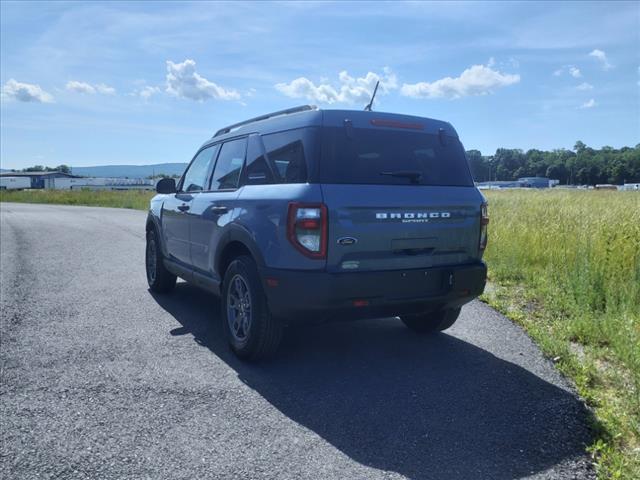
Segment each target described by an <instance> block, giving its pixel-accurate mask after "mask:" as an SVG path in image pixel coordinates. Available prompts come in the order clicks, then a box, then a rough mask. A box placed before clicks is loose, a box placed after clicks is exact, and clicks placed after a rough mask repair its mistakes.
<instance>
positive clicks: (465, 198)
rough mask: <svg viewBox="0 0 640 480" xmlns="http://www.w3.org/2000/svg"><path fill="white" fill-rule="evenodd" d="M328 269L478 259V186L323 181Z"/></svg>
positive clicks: (367, 268) (430, 264)
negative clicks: (334, 182)
mask: <svg viewBox="0 0 640 480" xmlns="http://www.w3.org/2000/svg"><path fill="white" fill-rule="evenodd" d="M322 193H323V197H324V202H325V204H326V205H327V208H328V217H329V228H328V252H327V270H328V271H334V272H337V271H341V272H346V271H351V272H356V271H376V270H377V271H381V270H403V269H420V268H428V267H436V266H445V265H459V264H465V263H472V262H474V261H477V260H478V259H479V252H478V237H479V231H480V205H481V203H482V196H481V195H480V193H479V192H478V191H477V190H476V189H475V188H474V187H435V186H423V185H419V186H413V185H404V186H398V185H353V184H351V185H343V184H323V185H322Z"/></svg>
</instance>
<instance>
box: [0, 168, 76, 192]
mask: <svg viewBox="0 0 640 480" xmlns="http://www.w3.org/2000/svg"><path fill="white" fill-rule="evenodd" d="M0 177H29V178H30V179H31V188H53V179H54V178H79V177H78V175H71V174H70V173H64V172H58V171H53V172H2V173H0Z"/></svg>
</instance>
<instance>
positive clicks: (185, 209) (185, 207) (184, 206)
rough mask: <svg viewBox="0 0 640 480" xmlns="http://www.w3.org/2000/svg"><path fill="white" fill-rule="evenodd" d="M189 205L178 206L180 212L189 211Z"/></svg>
mask: <svg viewBox="0 0 640 480" xmlns="http://www.w3.org/2000/svg"><path fill="white" fill-rule="evenodd" d="M189 208H190V207H189V205H178V210H180V211H181V212H186V211H187V210H189Z"/></svg>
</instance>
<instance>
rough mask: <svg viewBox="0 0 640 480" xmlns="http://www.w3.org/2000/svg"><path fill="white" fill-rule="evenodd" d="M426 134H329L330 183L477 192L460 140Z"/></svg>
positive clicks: (324, 164)
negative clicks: (454, 188) (467, 188)
mask: <svg viewBox="0 0 640 480" xmlns="http://www.w3.org/2000/svg"><path fill="white" fill-rule="evenodd" d="M443 140H445V141H442V142H441V140H440V138H439V136H438V135H430V134H427V133H424V132H407V131H397V130H381V129H373V128H354V129H351V132H349V134H347V131H346V129H344V128H338V127H327V128H324V129H323V138H322V161H321V163H320V165H321V174H320V175H321V179H322V182H324V183H360V184H387V185H411V184H419V185H435V186H438V185H441V186H473V180H472V179H471V174H470V173H469V167H468V165H467V159H466V156H465V153H464V149H463V148H462V144H461V143H460V142H459V141H458V139H456V138H453V137H445V139H443Z"/></svg>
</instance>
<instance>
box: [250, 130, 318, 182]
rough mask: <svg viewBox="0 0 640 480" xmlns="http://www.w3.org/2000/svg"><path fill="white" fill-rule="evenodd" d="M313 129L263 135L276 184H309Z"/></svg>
mask: <svg viewBox="0 0 640 480" xmlns="http://www.w3.org/2000/svg"><path fill="white" fill-rule="evenodd" d="M313 134H314V131H313V129H310V128H299V129H296V130H289V131H286V132H280V133H272V134H270V135H263V136H262V141H263V143H264V147H265V149H266V151H267V158H268V160H269V162H270V163H271V167H272V169H273V171H274V174H275V175H276V176H277V177H278V178H276V180H275V183H305V182H307V179H308V178H307V161H308V159H309V155H310V152H311V151H312V146H311V145H312V141H313V138H312V137H313Z"/></svg>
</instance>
